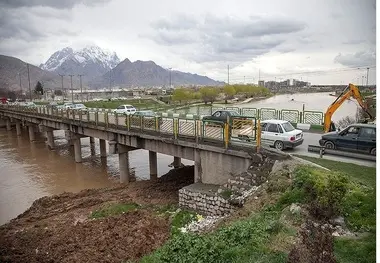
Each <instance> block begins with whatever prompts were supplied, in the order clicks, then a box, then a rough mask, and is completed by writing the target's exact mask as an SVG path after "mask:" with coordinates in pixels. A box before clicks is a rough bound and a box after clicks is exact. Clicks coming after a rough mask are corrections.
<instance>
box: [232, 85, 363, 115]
mask: <svg viewBox="0 0 380 263" xmlns="http://www.w3.org/2000/svg"><path fill="white" fill-rule="evenodd" d="M335 100H336V97H334V96H331V95H329V93H326V92H323V93H306V94H305V93H296V94H281V95H276V96H273V97H270V98H268V99H265V100H260V101H255V102H250V103H245V104H237V105H236V106H238V107H242V108H274V109H277V110H282V109H287V110H299V111H302V107H303V105H305V110H311V111H321V112H323V113H324V112H325V111H326V110H327V108H328V107H329V106H330V105H331V103H333V102H334V101H335ZM358 106H359V104H358V103H357V102H356V101H355V100H346V101H345V102H343V104H342V105H341V106H340V107H339V109H337V111H336V112H335V113H334V115H333V116H332V120H334V121H339V120H340V119H342V118H343V117H345V116H355V114H356V111H357V108H358Z"/></svg>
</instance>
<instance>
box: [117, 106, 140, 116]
mask: <svg viewBox="0 0 380 263" xmlns="http://www.w3.org/2000/svg"><path fill="white" fill-rule="evenodd" d="M113 112H114V113H124V114H126V115H133V114H135V113H136V108H135V107H133V106H132V105H128V104H126V105H120V106H119V107H117V108H116V109H115V110H114V111H113Z"/></svg>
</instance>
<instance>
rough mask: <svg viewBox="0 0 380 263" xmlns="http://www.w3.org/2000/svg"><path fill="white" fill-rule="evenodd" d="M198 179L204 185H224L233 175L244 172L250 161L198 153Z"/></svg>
mask: <svg viewBox="0 0 380 263" xmlns="http://www.w3.org/2000/svg"><path fill="white" fill-rule="evenodd" d="M199 154H200V164H198V165H197V166H198V167H195V168H198V169H200V170H201V171H199V170H198V173H199V177H200V178H201V180H200V181H201V182H202V183H204V184H219V185H222V184H225V183H227V181H228V179H229V178H231V176H232V175H234V174H240V173H242V172H245V171H246V170H247V169H248V167H249V165H250V163H251V159H247V158H242V157H239V156H233V155H228V154H222V153H215V152H209V151H202V150H201V151H200V152H199ZM198 160H199V159H198Z"/></svg>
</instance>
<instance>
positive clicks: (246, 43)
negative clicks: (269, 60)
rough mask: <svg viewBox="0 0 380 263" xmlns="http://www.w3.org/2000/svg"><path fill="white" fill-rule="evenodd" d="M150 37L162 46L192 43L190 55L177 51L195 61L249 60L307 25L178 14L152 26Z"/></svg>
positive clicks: (277, 18) (273, 19)
mask: <svg viewBox="0 0 380 263" xmlns="http://www.w3.org/2000/svg"><path fill="white" fill-rule="evenodd" d="M151 26H152V27H153V29H154V30H155V34H154V35H153V36H148V37H149V38H151V39H152V40H153V41H154V42H156V43H157V44H159V45H166V46H171V47H175V46H181V45H184V44H187V45H190V44H192V50H191V52H188V54H184V53H183V49H181V48H180V47H179V49H178V52H180V53H181V54H184V55H185V56H187V58H188V59H191V60H193V61H196V62H212V61H215V62H217V61H226V60H229V61H249V60H251V59H252V58H254V57H257V56H259V55H263V54H265V53H268V52H270V51H271V50H273V49H274V48H276V47H278V46H279V45H281V44H282V43H284V42H285V41H286V36H289V34H292V33H297V32H301V31H302V30H303V29H304V28H305V23H302V22H299V21H297V20H294V19H291V18H287V17H284V16H257V15H256V16H250V17H249V18H248V19H240V18H236V17H231V16H226V17H218V16H215V15H211V14H207V15H204V16H202V17H195V16H192V17H191V16H188V15H177V16H175V17H172V18H171V19H167V18H161V19H159V20H157V21H155V22H154V23H152V24H151Z"/></svg>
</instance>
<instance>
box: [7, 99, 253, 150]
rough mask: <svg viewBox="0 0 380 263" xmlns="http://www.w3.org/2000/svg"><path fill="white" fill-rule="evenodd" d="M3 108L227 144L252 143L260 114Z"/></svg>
mask: <svg viewBox="0 0 380 263" xmlns="http://www.w3.org/2000/svg"><path fill="white" fill-rule="evenodd" d="M1 109H6V110H10V111H13V112H19V113H23V114H28V115H32V116H35V117H37V118H38V117H41V118H49V117H50V118H51V117H53V118H54V119H57V120H61V121H63V122H65V121H70V122H74V123H75V124H77V125H78V124H79V125H80V124H81V123H87V124H90V125H95V126H100V127H106V128H115V129H122V130H128V131H139V132H141V133H155V134H157V135H159V136H163V137H172V138H174V139H186V140H192V141H195V142H198V143H201V142H212V143H217V144H220V145H221V146H222V147H225V148H228V147H229V146H230V145H231V144H233V143H234V140H236V139H239V140H242V141H244V142H249V143H250V144H251V145H252V146H254V143H255V142H256V140H257V138H256V137H257V136H256V134H257V133H256V129H257V127H256V118H254V117H243V116H240V117H241V118H240V119H238V118H233V119H231V121H230V120H228V121H227V122H222V121H201V120H197V119H185V118H173V117H153V116H152V117H151V116H133V115H125V114H120V113H119V114H118V113H113V112H108V111H93V110H85V111H82V110H70V109H68V110H65V109H47V108H45V107H36V108H28V107H23V106H17V105H1V106H0V110H1ZM247 139H248V140H247ZM252 142H253V143H252Z"/></svg>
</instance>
